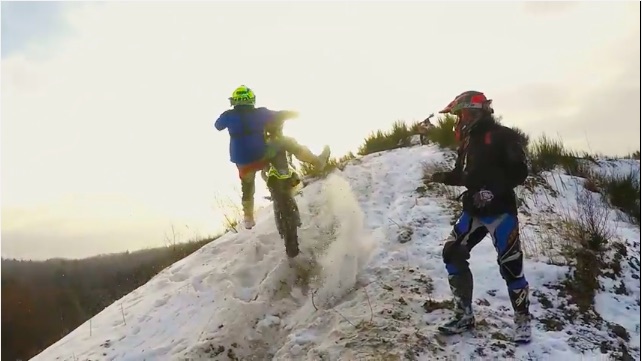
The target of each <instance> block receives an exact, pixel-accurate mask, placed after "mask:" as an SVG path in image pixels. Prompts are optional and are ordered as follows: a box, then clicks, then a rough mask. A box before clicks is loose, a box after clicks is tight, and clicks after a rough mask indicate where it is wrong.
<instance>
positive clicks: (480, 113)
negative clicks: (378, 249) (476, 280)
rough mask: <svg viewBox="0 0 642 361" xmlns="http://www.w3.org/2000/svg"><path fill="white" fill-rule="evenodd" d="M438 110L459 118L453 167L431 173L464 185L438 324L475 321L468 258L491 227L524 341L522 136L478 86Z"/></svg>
mask: <svg viewBox="0 0 642 361" xmlns="http://www.w3.org/2000/svg"><path fill="white" fill-rule="evenodd" d="M440 113H450V114H453V115H455V116H456V117H457V118H458V120H457V123H456V125H455V136H456V138H457V140H458V141H459V142H460V146H459V149H458V156H457V161H456V163H455V168H454V169H453V170H452V171H449V172H438V173H435V174H433V175H432V177H431V180H432V181H433V182H437V183H443V184H446V185H453V186H465V187H466V191H465V192H464V193H463V194H462V195H461V197H462V203H463V212H462V214H461V216H460V217H459V219H458V220H457V222H456V224H455V226H454V228H453V230H452V232H451V234H450V236H449V237H448V239H447V240H446V242H445V244H444V248H443V260H444V263H445V264H446V270H447V272H448V283H449V284H450V289H451V291H452V293H453V296H454V298H455V315H454V316H453V318H452V319H451V320H449V321H448V322H446V323H445V324H443V325H442V326H440V327H439V330H440V332H442V333H444V334H457V333H461V332H463V331H465V330H467V329H469V328H472V327H474V326H475V317H474V315H473V311H472V296H473V275H472V273H471V272H470V268H469V263H468V260H469V259H470V251H471V250H472V248H473V247H475V245H477V244H478V243H479V242H480V241H481V240H482V239H483V238H484V237H485V236H486V235H487V234H488V233H490V235H491V236H492V239H493V244H494V246H495V249H496V251H497V256H498V257H497V263H498V264H499V271H500V274H501V276H502V278H503V279H504V280H505V281H506V286H507V288H508V295H509V297H510V301H511V304H512V306H513V310H514V322H515V335H514V340H515V341H516V342H520V343H527V342H529V341H530V337H531V326H530V312H529V306H530V302H529V295H528V282H527V281H526V278H525V277H524V270H523V254H522V250H521V244H520V239H519V222H518V219H517V200H516V196H515V192H514V188H515V187H516V186H518V185H520V184H523V182H524V181H525V180H526V177H527V176H528V167H527V163H526V155H525V151H524V147H523V144H522V140H521V139H522V138H521V137H520V136H519V134H518V133H517V132H515V131H514V130H512V129H510V128H507V127H504V126H502V125H500V124H498V123H497V122H496V121H495V119H494V118H493V116H492V114H493V109H492V107H491V100H490V99H487V98H486V96H485V95H484V94H483V93H481V92H477V91H466V92H464V93H462V94H460V95H459V96H457V97H456V98H455V99H454V100H453V101H452V102H451V103H450V104H448V106H447V107H446V108H444V109H443V110H442V111H440Z"/></svg>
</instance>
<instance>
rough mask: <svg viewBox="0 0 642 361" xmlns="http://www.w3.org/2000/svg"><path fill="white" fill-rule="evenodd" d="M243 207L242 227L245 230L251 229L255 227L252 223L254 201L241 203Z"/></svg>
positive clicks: (254, 223)
mask: <svg viewBox="0 0 642 361" xmlns="http://www.w3.org/2000/svg"><path fill="white" fill-rule="evenodd" d="M241 204H242V205H243V226H245V228H246V229H252V227H254V226H255V225H256V222H254V200H248V201H243V202H241Z"/></svg>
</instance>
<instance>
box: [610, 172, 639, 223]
mask: <svg viewBox="0 0 642 361" xmlns="http://www.w3.org/2000/svg"><path fill="white" fill-rule="evenodd" d="M600 183H601V188H602V189H603V190H604V195H605V196H606V198H607V199H608V200H609V202H610V203H611V205H613V207H615V208H617V209H619V210H620V211H622V212H624V214H626V215H627V216H629V218H630V221H631V222H635V224H637V225H638V226H639V225H640V180H639V178H638V174H637V173H636V172H633V171H631V172H630V173H629V174H626V175H610V176H606V177H602V178H601V182H600Z"/></svg>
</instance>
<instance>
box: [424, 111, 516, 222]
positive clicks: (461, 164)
mask: <svg viewBox="0 0 642 361" xmlns="http://www.w3.org/2000/svg"><path fill="white" fill-rule="evenodd" d="M457 153H458V154H457V161H456V162H455V169H453V170H452V171H450V172H441V173H436V174H435V175H433V179H434V180H436V181H439V182H441V183H444V184H446V185H456V186H465V187H466V188H467V191H466V192H465V193H464V194H463V195H462V202H463V209H464V211H466V212H469V213H470V214H471V215H473V216H480V217H481V216H490V215H498V214H502V213H510V214H517V200H516V196H515V191H514V188H515V187H517V186H518V185H520V184H523V183H524V181H525V180H526V177H527V176H528V166H527V163H526V154H525V150H524V144H523V141H522V137H521V136H520V135H519V134H518V133H517V132H516V131H514V130H513V129H510V128H508V127H505V126H502V125H500V124H498V123H496V122H495V120H494V119H492V118H491V117H488V118H486V119H482V120H480V121H479V123H478V124H476V125H475V127H474V128H473V129H471V131H470V134H469V136H468V137H467V139H466V140H465V141H464V142H463V143H462V144H461V145H460V146H459V149H458V150H457ZM481 189H487V190H489V191H491V192H493V195H494V197H493V199H492V201H491V202H490V203H489V204H488V205H486V206H485V207H483V208H481V209H479V208H476V207H475V206H474V205H473V195H474V194H475V193H476V192H478V191H479V190H481Z"/></svg>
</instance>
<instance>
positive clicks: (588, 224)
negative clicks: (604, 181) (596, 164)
mask: <svg viewBox="0 0 642 361" xmlns="http://www.w3.org/2000/svg"><path fill="white" fill-rule="evenodd" d="M598 199H599V198H598ZM598 199H596V198H595V197H594V195H593V194H592V193H591V192H588V191H585V190H580V192H579V193H578V194H577V217H570V216H567V217H565V218H566V219H565V220H564V223H565V224H566V227H565V229H564V231H565V232H564V233H565V237H564V238H565V239H566V241H567V244H566V245H565V250H564V251H565V254H566V256H567V258H568V259H569V260H570V265H571V267H572V269H571V272H570V277H569V279H567V280H566V281H565V282H564V285H565V288H566V291H567V292H568V294H569V295H570V296H571V302H573V303H574V304H576V305H577V307H578V308H579V311H580V313H581V314H582V316H583V317H588V315H589V311H590V310H592V309H593V304H594V299H595V294H596V292H597V291H598V290H599V287H600V281H599V277H600V276H601V275H602V271H603V267H604V256H605V255H604V253H605V250H606V249H607V247H606V246H607V244H608V242H609V241H610V240H611V238H612V237H613V229H612V228H611V225H610V223H609V210H608V208H606V207H604V205H603V204H601V203H600V202H599V201H598ZM585 321H586V320H585Z"/></svg>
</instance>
